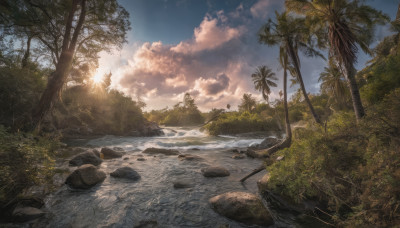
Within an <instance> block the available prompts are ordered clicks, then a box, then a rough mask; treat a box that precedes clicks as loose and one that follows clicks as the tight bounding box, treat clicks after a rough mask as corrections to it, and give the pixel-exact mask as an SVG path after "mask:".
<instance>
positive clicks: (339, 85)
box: [318, 59, 346, 106]
mask: <svg viewBox="0 0 400 228" xmlns="http://www.w3.org/2000/svg"><path fill="white" fill-rule="evenodd" d="M342 77H343V75H342V72H340V70H339V68H338V67H337V65H336V64H335V63H334V60H332V59H330V60H329V66H328V67H325V68H324V71H323V72H322V73H321V74H320V77H319V79H318V81H319V82H321V91H322V93H325V94H328V95H329V96H330V97H334V98H335V99H336V102H337V103H338V104H339V106H343V105H344V103H345V99H346V85H345V83H344V81H343V80H342Z"/></svg>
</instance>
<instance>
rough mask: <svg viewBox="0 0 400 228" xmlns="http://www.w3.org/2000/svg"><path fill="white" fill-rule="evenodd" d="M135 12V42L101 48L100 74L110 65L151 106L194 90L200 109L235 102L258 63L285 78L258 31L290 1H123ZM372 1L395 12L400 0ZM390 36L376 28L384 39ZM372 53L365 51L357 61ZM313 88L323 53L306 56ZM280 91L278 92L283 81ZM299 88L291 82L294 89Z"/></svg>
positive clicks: (123, 86)
mask: <svg viewBox="0 0 400 228" xmlns="http://www.w3.org/2000/svg"><path fill="white" fill-rule="evenodd" d="M119 2H120V4H121V5H122V6H123V7H125V9H126V10H128V12H129V13H130V20H131V24H132V30H131V31H129V33H128V44H126V45H124V47H123V48H122V50H118V51H115V52H114V53H113V54H102V58H101V60H100V69H99V70H98V73H104V72H108V71H111V72H112V73H113V78H112V79H113V86H114V87H116V88H118V89H120V90H122V91H124V92H125V93H127V94H129V95H131V96H132V97H133V98H136V97H140V98H141V99H142V100H144V101H145V102H146V103H147V108H146V109H147V110H150V109H161V108H165V107H166V106H169V107H172V106H173V104H175V103H177V102H179V101H180V100H181V99H182V98H183V94H184V93H185V92H189V93H190V94H191V95H192V96H193V97H194V98H195V99H196V103H197V104H198V106H199V108H200V109H201V110H203V111H207V110H209V109H211V108H224V107H226V104H228V103H229V104H231V106H232V107H233V108H236V107H237V105H238V104H239V103H240V98H241V96H242V95H243V93H252V94H253V96H254V97H256V98H257V99H258V100H260V101H261V96H260V94H259V93H258V92H256V91H255V90H254V88H253V85H252V82H251V78H250V75H251V73H253V72H254V71H255V69H256V67H257V66H259V65H267V66H269V67H271V68H272V69H273V70H274V71H275V72H276V74H277V76H278V78H280V76H281V74H282V72H281V69H280V67H279V64H278V61H277V56H278V50H277V48H269V47H266V46H263V45H260V44H258V42H257V32H258V30H259V29H260V27H261V26H262V25H263V23H265V21H266V20H267V19H268V18H269V17H273V16H274V11H275V10H277V11H282V10H283V9H284V8H283V2H284V1H283V0H134V1H133V0H120V1H119ZM367 4H369V5H371V6H373V7H375V8H377V9H380V10H382V11H383V12H384V13H386V14H388V15H389V16H390V17H391V18H394V17H395V14H396V12H397V6H398V4H399V2H398V1H397V0H370V1H367ZM387 34H388V31H387V28H384V27H381V28H378V29H377V35H376V41H375V43H377V42H378V41H379V40H380V39H382V38H383V37H384V36H385V35H387ZM367 60H368V57H367V56H365V55H363V54H360V55H359V63H358V66H359V67H362V66H363V65H364V63H365V61H367ZM301 61H302V73H303V75H304V79H305V83H306V88H307V90H308V91H310V92H313V93H316V92H318V89H319V86H318V76H319V73H320V72H321V71H322V69H323V67H324V66H325V64H326V63H325V62H324V61H323V60H320V59H307V58H302V59H301ZM278 86H279V87H278V88H276V89H274V90H273V93H272V94H271V98H272V99H274V98H277V97H278V95H277V94H278V92H279V90H280V89H281V87H282V85H281V83H280V82H278ZM296 89H297V88H291V92H293V91H295V90H296Z"/></svg>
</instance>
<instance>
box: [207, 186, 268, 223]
mask: <svg viewBox="0 0 400 228" xmlns="http://www.w3.org/2000/svg"><path fill="white" fill-rule="evenodd" d="M209 202H210V204H211V206H212V208H213V209H214V211H216V212H217V213H218V214H220V215H223V216H225V217H227V218H230V219H233V220H235V221H238V222H242V223H245V224H248V225H260V226H270V225H272V224H274V221H273V219H272V216H271V214H270V213H269V212H268V210H267V209H266V208H265V206H264V205H263V203H262V201H261V200H260V199H259V198H258V197H257V196H256V195H254V194H251V193H247V192H228V193H225V194H222V195H218V196H215V197H213V198H211V199H210V201H209Z"/></svg>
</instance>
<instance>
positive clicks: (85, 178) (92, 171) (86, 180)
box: [65, 164, 106, 189]
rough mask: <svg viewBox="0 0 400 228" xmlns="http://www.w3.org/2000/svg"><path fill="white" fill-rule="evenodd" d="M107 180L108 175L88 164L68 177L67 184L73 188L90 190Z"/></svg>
mask: <svg viewBox="0 0 400 228" xmlns="http://www.w3.org/2000/svg"><path fill="white" fill-rule="evenodd" d="M104 179H106V174H105V173H104V172H103V171H100V170H98V169H97V168H96V167H95V166H94V165H91V164H86V165H82V166H80V167H79V168H77V169H76V170H75V171H74V172H72V173H71V174H70V175H69V176H68V177H67V180H66V181H65V183H66V184H67V185H69V186H70V187H72V188H79V189H88V188H91V187H93V186H95V185H96V184H98V183H100V182H102V181H103V180H104Z"/></svg>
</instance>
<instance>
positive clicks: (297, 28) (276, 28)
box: [258, 12, 323, 124]
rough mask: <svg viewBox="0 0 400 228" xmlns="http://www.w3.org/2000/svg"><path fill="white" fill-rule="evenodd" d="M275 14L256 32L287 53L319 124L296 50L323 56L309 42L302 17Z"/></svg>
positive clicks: (261, 38)
mask: <svg viewBox="0 0 400 228" xmlns="http://www.w3.org/2000/svg"><path fill="white" fill-rule="evenodd" d="M275 14H276V22H274V21H272V20H271V19H269V20H268V22H267V23H266V24H265V25H264V26H263V28H262V29H261V32H260V33H259V34H258V37H259V41H260V42H261V43H263V44H266V45H268V46H274V45H280V48H281V49H282V50H283V51H284V52H286V53H287V56H288V59H290V64H291V65H292V66H293V69H294V72H295V74H296V78H297V81H298V82H299V84H300V88H301V90H302V92H303V95H304V98H305V101H306V103H307V105H308V107H309V109H310V112H311V114H312V115H313V117H314V120H315V122H317V123H319V124H321V123H322V122H321V120H320V118H319V116H318V115H317V113H316V112H315V110H314V107H313V106H312V104H311V101H310V99H309V98H308V94H307V91H306V88H305V86H304V82H303V77H302V75H301V72H300V58H299V56H298V50H299V49H300V50H301V51H303V53H304V54H306V55H307V56H319V57H322V58H323V56H322V55H321V54H320V53H319V52H317V51H316V50H315V49H313V47H312V45H311V44H310V39H309V31H308V29H307V28H306V27H305V25H304V19H301V18H294V17H291V16H289V15H287V13H286V12H283V13H282V14H279V13H278V12H275ZM287 67H289V66H287Z"/></svg>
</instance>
